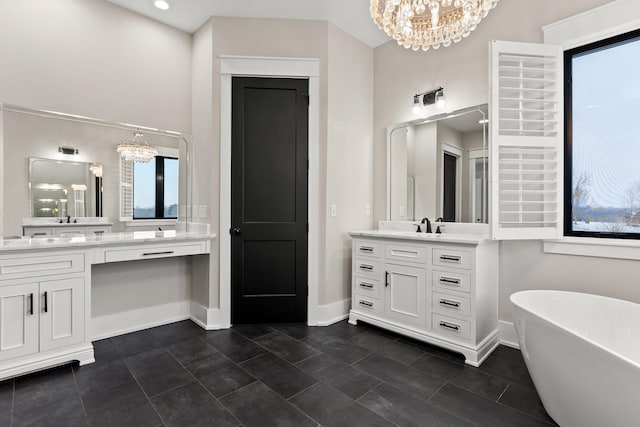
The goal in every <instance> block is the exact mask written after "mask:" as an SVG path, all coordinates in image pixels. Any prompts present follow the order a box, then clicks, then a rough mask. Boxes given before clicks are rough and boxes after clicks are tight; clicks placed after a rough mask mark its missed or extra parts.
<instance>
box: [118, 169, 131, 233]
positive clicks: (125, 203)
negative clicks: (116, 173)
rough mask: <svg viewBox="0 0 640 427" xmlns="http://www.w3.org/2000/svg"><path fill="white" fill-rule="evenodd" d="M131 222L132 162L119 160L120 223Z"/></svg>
mask: <svg viewBox="0 0 640 427" xmlns="http://www.w3.org/2000/svg"><path fill="white" fill-rule="evenodd" d="M132 220H133V162H132V161H131V160H125V159H124V158H123V157H121V158H120V221H132Z"/></svg>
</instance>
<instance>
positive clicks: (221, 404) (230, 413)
mask: <svg viewBox="0 0 640 427" xmlns="http://www.w3.org/2000/svg"><path fill="white" fill-rule="evenodd" d="M198 338H201V337H198ZM202 341H203V342H204V343H205V344H207V345H208V346H210V347H212V348H214V349H215V350H216V351H217V352H218V353H219V355H221V356H222V357H224V358H225V359H227V360H229V361H230V362H231V363H234V364H235V365H238V364H237V363H235V362H233V361H232V360H230V359H229V358H228V357H227V356H226V355H225V354H224V353H222V352H221V351H218V349H217V348H215V347H214V346H213V345H211V344H209V343H208V342H207V341H206V340H204V339H202ZM167 353H169V355H170V356H171V357H172V358H173V360H175V361H176V363H177V364H178V365H180V366H181V367H182V369H184V370H185V371H186V372H187V373H188V374H189V375H191V377H192V378H193V379H194V380H195V382H196V383H198V384H199V385H200V387H202V388H203V389H204V390H205V392H207V393H208V394H209V396H211V397H212V398H213V400H214V401H216V402H217V403H218V404H219V405H220V406H221V407H222V408H224V410H225V411H227V412H228V413H229V415H231V416H232V417H233V419H234V420H236V421H237V422H238V425H242V423H241V422H240V420H239V419H237V418H236V416H235V415H233V413H232V412H231V411H229V409H228V408H227V407H226V406H224V404H223V403H222V402H221V401H220V399H218V398H217V397H216V396H215V395H214V394H213V393H211V390H209V389H208V388H207V387H206V386H205V385H204V384H202V383H201V382H200V379H199V378H198V377H196V376H195V375H194V374H193V372H191V371H190V370H189V368H187V367H186V366H184V364H183V363H182V362H180V361H179V360H178V359H176V357H175V356H174V355H173V354H171V352H170V351H169V350H168V349H167ZM206 357H211V355H210V356H203V357H201V358H199V359H196V360H200V359H204V358H206ZM210 373H211V372H208V373H207V375H209V374H210ZM252 378H253V377H252ZM254 382H255V381H252V382H251V383H249V384H247V385H246V386H249V385H251V384H253V383H254ZM185 385H187V384H184V385H181V386H178V387H174V388H172V389H171V390H167V391H165V392H162V393H159V394H157V395H156V396H161V395H163V394H165V393H168V392H169V391H172V390H176V389H178V388H180V387H184V386H185ZM246 386H243V387H241V388H244V387H246ZM143 391H144V390H143ZM235 391H237V390H235ZM228 394H230V393H228ZM154 397H155V396H154ZM151 405H152V406H153V402H151ZM154 409H155V406H154ZM156 412H157V411H156ZM163 421H164V420H163Z"/></svg>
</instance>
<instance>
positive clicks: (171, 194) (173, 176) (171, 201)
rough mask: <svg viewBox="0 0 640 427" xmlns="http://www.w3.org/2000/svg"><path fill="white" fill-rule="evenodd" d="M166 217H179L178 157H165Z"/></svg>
mask: <svg viewBox="0 0 640 427" xmlns="http://www.w3.org/2000/svg"><path fill="white" fill-rule="evenodd" d="M163 212H164V217H165V218H177V217H178V159H170V158H165V159H164V209H163Z"/></svg>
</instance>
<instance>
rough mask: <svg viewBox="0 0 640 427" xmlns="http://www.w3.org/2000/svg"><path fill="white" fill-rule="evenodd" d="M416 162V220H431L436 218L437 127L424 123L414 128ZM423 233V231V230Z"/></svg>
mask: <svg viewBox="0 0 640 427" xmlns="http://www.w3.org/2000/svg"><path fill="white" fill-rule="evenodd" d="M413 129H414V134H415V137H414V138H415V141H416V143H415V147H416V149H415V152H414V154H413V157H414V159H415V162H416V173H415V177H416V218H415V219H416V220H418V221H419V220H421V219H422V218H424V217H427V218H430V219H431V220H433V219H435V218H436V217H438V215H437V211H436V203H435V202H436V200H437V198H438V196H437V194H438V192H437V183H436V165H437V162H438V144H437V140H438V126H437V123H426V124H422V125H418V126H414V127H413ZM423 231H425V230H423Z"/></svg>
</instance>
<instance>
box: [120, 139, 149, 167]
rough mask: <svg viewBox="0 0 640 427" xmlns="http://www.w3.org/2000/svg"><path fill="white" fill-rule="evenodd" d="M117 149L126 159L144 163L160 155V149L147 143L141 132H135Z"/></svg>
mask: <svg viewBox="0 0 640 427" xmlns="http://www.w3.org/2000/svg"><path fill="white" fill-rule="evenodd" d="M117 151H118V153H120V156H121V157H123V158H124V159H125V160H130V161H133V162H142V163H147V162H150V161H151V160H152V159H153V158H154V157H155V156H157V155H158V150H156V149H155V148H154V147H152V146H150V145H149V144H147V141H145V140H144V138H143V135H142V133H140V132H135V133H134V134H133V136H132V137H131V138H129V139H127V140H126V141H124V142H123V143H122V144H119V145H118V149H117Z"/></svg>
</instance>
